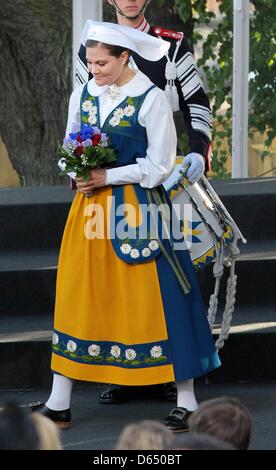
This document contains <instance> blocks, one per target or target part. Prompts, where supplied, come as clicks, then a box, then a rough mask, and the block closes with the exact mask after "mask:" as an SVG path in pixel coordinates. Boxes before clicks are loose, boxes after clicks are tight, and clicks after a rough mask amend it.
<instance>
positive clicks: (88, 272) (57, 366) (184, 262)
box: [52, 85, 220, 385]
mask: <svg viewBox="0 0 276 470" xmlns="http://www.w3.org/2000/svg"><path fill="white" fill-rule="evenodd" d="M150 89H151V88H150ZM150 89H149V90H147V92H145V93H143V94H142V95H140V96H137V97H127V98H126V99H125V100H124V102H123V103H120V108H122V107H127V106H130V107H131V109H132V110H133V112H132V113H131V112H130V113H129V116H127V117H124V124H123V125H117V126H113V125H111V124H110V122H111V120H112V115H113V113H114V111H116V109H118V106H117V108H116V109H115V110H113V111H112V112H111V113H110V115H109V116H108V118H107V119H106V120H105V122H104V123H103V126H102V127H101V126H100V121H99V119H98V120H97V124H96V125H97V126H98V127H99V128H100V127H101V131H102V132H106V133H107V134H108V135H109V137H110V139H111V142H112V145H113V147H114V148H115V149H116V151H117V155H118V160H117V162H116V166H117V167H121V166H125V165H130V164H132V163H135V162H136V158H137V156H139V157H140V158H141V156H143V155H144V156H145V155H146V149H147V144H148V141H147V134H146V129H145V127H143V126H141V125H140V124H139V121H138V115H139V110H140V109H141V106H142V104H143V102H144V100H145V98H146V96H147V94H148V92H149V91H150ZM85 101H91V102H92V103H93V106H96V107H97V110H98V114H97V115H99V100H98V98H97V97H95V96H91V95H90V94H89V92H88V88H87V85H86V86H85V87H84V90H83V94H82V98H81V121H82V124H86V123H87V120H88V115H87V112H85V111H83V109H82V103H83V102H85ZM112 196H113V197H112ZM151 201H154V202H158V201H161V202H162V201H163V202H166V203H168V204H170V201H169V199H168V197H167V195H166V193H165V191H164V189H163V187H162V186H159V187H157V188H154V189H153V190H152V189H145V188H143V187H141V186H140V185H139V184H125V185H117V186H115V185H114V186H106V187H104V188H101V189H97V190H94V191H93V195H92V196H91V197H90V198H87V197H86V196H85V195H84V194H82V193H80V192H78V193H77V194H76V196H75V199H74V201H73V203H72V206H71V210H70V213H69V216H68V220H67V223H66V227H65V231H64V235H63V240H62V246H61V251H60V258H59V266H58V277H57V291H56V307H55V323H54V335H53V338H54V339H53V354H52V370H53V371H54V372H56V373H59V374H62V375H64V376H66V377H70V378H73V379H78V380H86V381H95V382H107V383H110V382H111V383H114V384H122V385H150V384H158V383H166V382H169V381H174V380H176V381H181V380H186V379H189V378H194V377H198V376H201V375H203V374H206V373H208V372H209V371H211V370H213V369H214V368H216V367H218V366H219V365H220V362H219V358H218V355H217V352H216V350H215V347H214V343H213V339H212V335H211V332H210V328H209V324H208V321H207V317H206V313H205V310H204V306H203V303H202V299H201V295H200V291H199V287H198V283H197V279H196V275H195V271H194V267H193V265H192V263H191V260H190V256H189V253H188V251H187V250H186V251H178V252H177V253H175V252H174V250H173V249H172V245H171V244H170V241H169V240H162V238H161V235H160V234H157V235H156V238H155V239H152V238H149V237H148V236H147V235H146V236H145V237H144V239H135V236H133V237H130V238H128V239H127V240H122V239H119V238H118V237H115V238H113V239H111V237H110V226H111V224H110V219H111V218H112V217H113V216H114V214H116V209H117V208H118V206H119V205H120V204H121V203H127V204H132V205H133V206H134V207H135V208H136V209H137V212H139V207H140V204H148V203H149V202H151ZM95 204H98V205H99V206H100V207H101V208H102V209H103V211H104V217H105V223H104V227H102V235H103V236H102V237H101V238H92V237H89V231H90V230H92V225H91V220H92V216H93V207H95V206H94V205H95ZM115 220H116V222H119V219H118V220H117V219H116V215H115ZM139 223H140V222H139ZM137 224H138V222H136V221H135V220H134V221H133V220H130V218H129V219H128V225H129V228H131V227H132V228H133V233H136V228H137V227H136V225H137Z"/></svg>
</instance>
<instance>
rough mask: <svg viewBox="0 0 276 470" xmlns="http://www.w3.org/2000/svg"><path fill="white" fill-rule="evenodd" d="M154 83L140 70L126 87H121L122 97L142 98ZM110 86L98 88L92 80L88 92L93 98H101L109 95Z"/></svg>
mask: <svg viewBox="0 0 276 470" xmlns="http://www.w3.org/2000/svg"><path fill="white" fill-rule="evenodd" d="M152 85H153V83H152V82H151V81H150V79H149V78H148V77H147V76H146V75H145V74H144V73H143V72H141V71H140V70H138V71H137V72H136V73H135V75H134V77H133V78H132V79H131V80H129V81H128V82H127V83H126V84H125V85H123V86H121V87H119V89H120V93H121V96H122V97H124V96H132V97H134V96H140V95H142V94H143V93H145V91H147V90H148V89H149V88H150V87H151V86H152ZM108 89H109V86H108V85H104V86H98V85H97V84H96V82H95V79H94V78H92V79H91V80H90V81H89V82H88V92H89V93H90V95H92V96H101V95H103V94H107V93H108Z"/></svg>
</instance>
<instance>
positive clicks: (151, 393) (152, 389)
mask: <svg viewBox="0 0 276 470" xmlns="http://www.w3.org/2000/svg"><path fill="white" fill-rule="evenodd" d="M141 395H142V396H144V397H146V398H147V397H150V398H159V399H160V398H161V399H162V400H166V401H171V402H172V401H176V396H177V390H176V383H175V382H169V383H166V384H157V385H145V386H139V387H138V386H135V387H130V386H126V385H114V384H110V385H108V387H106V388H105V389H104V390H103V392H102V393H101V394H100V398H99V402H100V403H101V404H103V405H106V404H112V405H115V404H118V403H124V402H126V401H128V400H129V399H131V398H134V397H137V396H138V397H141Z"/></svg>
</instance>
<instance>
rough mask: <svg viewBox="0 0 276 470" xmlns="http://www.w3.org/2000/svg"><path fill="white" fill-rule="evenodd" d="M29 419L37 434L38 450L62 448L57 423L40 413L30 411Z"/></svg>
mask: <svg viewBox="0 0 276 470" xmlns="http://www.w3.org/2000/svg"><path fill="white" fill-rule="evenodd" d="M31 419H32V421H33V423H34V425H35V428H36V430H37V433H38V436H39V449H40V450H62V445H61V441H60V437H59V430H58V427H57V425H56V424H55V423H54V422H53V421H51V420H50V419H49V418H47V417H46V416H43V415H41V414H40V413H32V414H31Z"/></svg>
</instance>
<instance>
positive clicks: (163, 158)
mask: <svg viewBox="0 0 276 470" xmlns="http://www.w3.org/2000/svg"><path fill="white" fill-rule="evenodd" d="M139 123H140V124H141V125H142V126H143V127H145V128H146V132H147V138H148V148H147V151H146V156H145V158H142V156H141V158H137V159H136V162H137V163H136V164H133V165H126V166H124V167H119V168H113V169H109V170H107V179H106V184H115V185H116V184H127V183H139V184H140V185H141V186H142V187H143V188H154V187H156V186H159V185H160V184H162V183H163V182H164V181H165V180H166V179H167V178H168V176H169V175H170V174H171V173H172V171H173V168H174V165H175V158H176V147H177V137H176V131H175V125H174V121H173V115H172V110H171V107H170V105H169V102H168V99H167V97H166V95H165V93H164V92H163V91H162V90H160V89H158V88H154V89H153V90H152V91H151V92H150V93H149V94H148V95H147V97H146V98H145V101H144V103H143V105H142V107H141V110H140V113H139Z"/></svg>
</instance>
